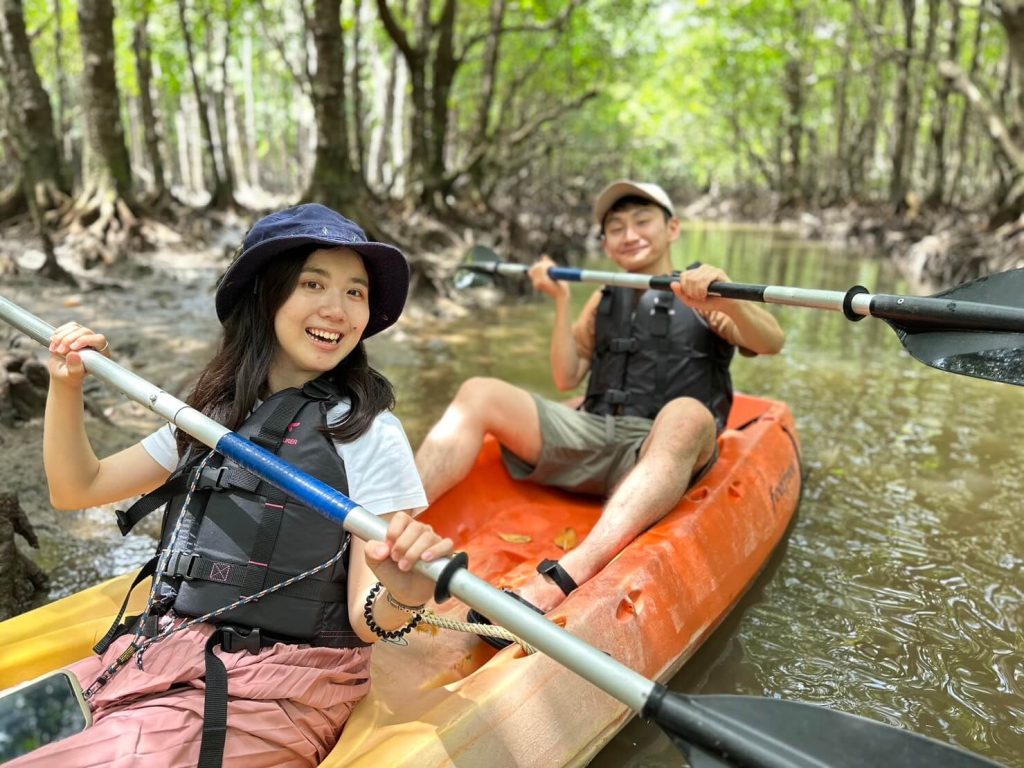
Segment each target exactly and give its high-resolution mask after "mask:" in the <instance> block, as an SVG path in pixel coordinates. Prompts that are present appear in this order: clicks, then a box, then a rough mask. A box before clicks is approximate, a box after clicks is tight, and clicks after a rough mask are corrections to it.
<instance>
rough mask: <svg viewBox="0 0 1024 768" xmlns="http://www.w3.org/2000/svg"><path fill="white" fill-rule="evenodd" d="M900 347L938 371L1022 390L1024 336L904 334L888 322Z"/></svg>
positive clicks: (980, 333)
mask: <svg viewBox="0 0 1024 768" xmlns="http://www.w3.org/2000/svg"><path fill="white" fill-rule="evenodd" d="M889 325H891V326H892V328H893V330H895V331H896V335H897V336H899V337H900V341H902V342H903V346H904V347H906V349H907V351H908V352H909V353H910V354H911V355H913V357H914V358H916V359H917V360H920V361H921V362H922V363H924V364H925V365H930V366H931V367H932V368H938V369H939V370H940V371H948V372H949V373H959V374H961V375H963V376H973V377H974V378H977V379H988V380H989V381H1002V382H1005V383H1007V384H1016V385H1017V386H1024V336H1022V335H1021V334H1019V333H992V332H991V331H927V332H922V333H907V331H906V330H905V329H903V328H901V327H900V326H899V325H897V324H896V323H892V322H890V323H889Z"/></svg>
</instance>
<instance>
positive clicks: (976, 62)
mask: <svg viewBox="0 0 1024 768" xmlns="http://www.w3.org/2000/svg"><path fill="white" fill-rule="evenodd" d="M984 34H985V16H984V14H978V21H977V25H976V26H975V28H974V43H973V48H972V49H971V63H970V66H969V67H968V68H967V79H968V81H970V82H973V81H974V78H975V76H976V75H977V73H978V68H979V67H980V66H981V45H982V40H983V39H984ZM970 114H971V107H970V104H966V105H965V106H964V108H963V109H962V110H961V111H960V122H959V125H958V126H957V147H956V153H955V154H954V156H953V157H954V160H955V161H956V165H955V166H954V170H953V172H952V174H951V176H952V179H953V180H952V181H951V182H950V184H949V189H950V194H951V195H955V194H956V193H957V191H958V190H959V189H960V179H961V178H962V176H963V171H964V167H965V166H966V164H967V162H966V158H967V138H968V122H967V119H968V117H969V116H970Z"/></svg>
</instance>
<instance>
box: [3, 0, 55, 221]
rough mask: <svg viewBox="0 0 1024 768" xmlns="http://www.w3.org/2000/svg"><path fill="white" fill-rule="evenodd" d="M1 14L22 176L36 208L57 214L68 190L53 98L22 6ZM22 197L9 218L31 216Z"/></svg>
mask: <svg viewBox="0 0 1024 768" xmlns="http://www.w3.org/2000/svg"><path fill="white" fill-rule="evenodd" d="M0 11H2V12H0V77H2V78H3V82H4V84H5V86H6V88H7V94H8V100H9V104H10V113H9V115H8V122H9V123H10V126H9V127H10V130H11V132H12V134H13V137H14V140H15V142H16V144H17V147H18V153H19V155H20V157H21V158H22V160H21V163H22V169H21V175H22V176H23V177H24V180H25V181H26V182H27V183H28V185H29V187H28V188H30V189H32V190H33V193H34V195H35V198H36V203H37V204H38V205H39V206H40V207H41V208H43V209H47V208H52V207H54V206H56V205H57V204H58V203H59V202H60V201H61V200H63V198H64V195H63V192H66V191H67V190H68V187H67V184H66V183H65V181H64V169H63V162H62V160H61V153H60V144H59V143H58V141H57V138H56V136H55V134H54V126H53V112H52V110H51V108H50V97H49V94H47V93H46V89H45V88H43V84H42V81H41V80H40V79H39V74H38V72H37V71H36V68H35V63H34V62H33V60H32V50H31V48H30V46H29V40H28V35H27V34H26V31H25V16H24V11H23V7H22V3H21V0H0ZM24 188H25V187H24V186H23V185H22V186H21V189H24ZM12 189H17V188H12ZM21 194H22V193H21V192H15V194H14V195H13V197H12V201H10V202H9V203H8V205H7V206H5V207H7V208H8V210H7V212H11V211H18V210H20V211H24V210H28V209H27V207H26V206H27V201H24V204H22V205H19V204H17V202H16V201H17V198H18V197H20V195H21Z"/></svg>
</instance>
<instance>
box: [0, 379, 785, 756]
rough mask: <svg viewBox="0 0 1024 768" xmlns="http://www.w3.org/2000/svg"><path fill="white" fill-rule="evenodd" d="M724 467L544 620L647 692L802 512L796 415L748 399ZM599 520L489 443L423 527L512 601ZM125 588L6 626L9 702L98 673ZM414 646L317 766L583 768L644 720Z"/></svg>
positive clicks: (555, 676)
mask: <svg viewBox="0 0 1024 768" xmlns="http://www.w3.org/2000/svg"><path fill="white" fill-rule="evenodd" d="M719 449H720V458H719V460H718V462H717V463H716V464H715V466H714V467H713V468H712V469H711V471H710V472H708V474H707V475H705V477H704V478H703V479H702V480H701V481H700V483H698V484H697V485H696V486H695V487H694V488H691V489H690V491H689V492H688V493H687V495H686V497H685V498H684V499H683V500H682V501H681V502H680V504H679V506H678V507H677V508H676V509H675V510H674V511H673V512H672V513H671V514H669V515H668V516H667V517H665V518H664V519H663V520H662V521H661V522H659V523H658V524H657V525H655V526H654V527H652V528H651V529H650V530H648V531H647V532H646V533H644V534H643V535H641V536H640V537H639V538H637V539H636V540H635V541H634V542H633V543H632V544H630V545H629V546H628V547H626V549H624V550H623V551H622V552H621V553H620V554H619V555H618V557H616V558H615V559H614V560H613V561H612V562H611V563H610V564H609V565H608V566H607V567H606V568H605V569H604V570H603V571H602V572H601V573H599V574H598V575H597V576H595V577H594V578H593V579H591V580H590V581H588V582H587V583H585V584H583V585H582V586H581V587H580V588H579V589H578V590H577V591H576V592H574V593H573V594H572V595H570V596H569V597H568V598H566V600H565V601H564V602H563V603H562V604H561V605H560V606H559V607H558V608H557V609H555V610H554V611H552V612H551V614H549V618H550V619H552V620H553V621H555V622H556V623H558V624H560V625H562V626H564V627H565V628H566V629H568V630H569V631H570V632H572V633H573V634H575V635H577V636H578V637H580V638H581V639H583V640H584V641H586V642H588V643H590V644H591V645H593V646H595V647H596V648H598V649H600V650H603V651H605V652H607V653H609V654H611V655H612V656H613V657H614V658H615V659H617V660H618V661H620V662H622V663H623V664H625V665H627V666H629V667H631V668H632V669H634V670H636V671H637V672H639V673H640V674H642V675H644V676H646V677H648V678H651V679H656V680H660V681H664V680H666V679H668V678H669V677H671V676H672V675H673V673H674V672H675V671H676V670H678V669H679V667H680V666H682V664H683V663H684V662H685V661H686V659H687V658H689V657H690V656H691V655H692V654H693V653H694V652H695V651H696V650H697V648H698V647H699V646H700V644H701V643H702V642H703V640H704V639H705V638H706V637H707V636H708V635H709V634H710V633H711V632H712V631H713V630H714V629H715V627H716V626H717V625H718V624H719V623H720V622H721V621H722V619H723V618H724V617H725V616H726V615H727V614H728V613H729V610H730V609H731V608H732V607H733V605H735V603H736V602H737V601H738V600H739V598H740V597H741V596H742V595H743V593H744V592H745V591H746V590H747V588H748V587H749V586H750V584H751V583H752V582H753V580H754V579H755V578H756V577H757V575H758V573H759V572H760V571H761V569H762V567H763V566H764V565H765V563H766V562H767V560H768V558H769V556H770V555H771V553H772V551H773V550H774V549H775V547H776V545H777V544H778V543H779V541H780V540H781V538H782V537H783V535H784V533H785V531H786V529H787V527H788V525H789V523H790V520H791V519H792V516H793V513H794V511H795V510H796V507H797V503H798V500H799V496H800V483H801V477H800V464H799V456H798V440H797V437H796V430H795V426H794V423H793V417H792V414H791V413H790V411H789V408H788V407H787V406H786V405H785V404H783V403H780V402H775V401H770V400H764V399H759V398H754V397H749V396H744V395H737V396H736V402H735V403H734V406H733V410H732V414H731V415H730V420H729V428H728V429H727V430H726V431H725V432H724V433H723V434H722V435H721V436H720V438H719ZM600 511H601V504H600V501H599V500H596V499H593V498H587V497H580V496H572V495H569V494H565V493H561V492H559V491H554V490H551V489H547V488H543V487H539V486H535V485H531V484H528V483H517V482H514V481H512V480H511V479H510V478H509V477H508V475H507V474H506V472H505V470H504V468H503V466H502V464H501V462H500V457H499V451H498V446H497V444H496V443H494V442H493V441H491V440H488V441H487V442H486V444H485V446H484V449H483V451H482V452H481V455H480V457H479V459H478V461H477V464H476V467H475V468H474V471H473V472H472V473H471V474H470V476H469V477H468V478H467V479H466V480H465V481H463V482H462V483H461V484H460V485H459V486H457V487H456V488H454V489H453V490H452V491H451V492H449V493H448V494H447V495H445V496H444V497H443V498H442V499H440V500H439V501H438V502H436V503H435V504H434V505H433V506H432V507H431V508H430V509H429V510H427V512H426V513H424V516H425V519H427V520H428V521H429V522H430V523H431V524H432V525H434V526H435V527H436V528H437V529H438V530H440V531H442V532H443V533H444V534H445V535H448V536H451V537H452V538H453V539H454V540H455V542H456V546H457V548H459V549H460V550H463V551H465V552H467V553H468V554H469V567H470V570H472V571H473V573H475V574H477V575H478V576H480V577H482V578H484V579H487V580H488V581H490V582H491V583H493V584H495V585H497V586H508V587H511V588H513V589H514V588H515V587H516V586H517V585H518V584H521V583H523V582H525V581H526V580H527V579H528V578H530V576H531V575H532V574H533V572H534V568H535V567H536V565H537V563H538V562H540V561H541V560H543V559H544V558H554V559H557V558H558V557H559V555H560V553H561V552H562V547H569V546H571V545H572V542H573V541H574V540H578V539H582V538H583V537H584V536H585V535H586V534H587V532H588V531H589V530H590V528H591V526H592V525H593V524H594V522H595V521H596V519H597V517H598V515H599V514H600ZM130 579H131V574H129V575H126V576H123V577H120V578H118V579H114V580H111V581H109V582H106V583H104V584H101V585H99V586H96V587H93V588H91V589H87V590H85V591H83V592H80V593H78V594H76V595H73V596H71V597H68V598H65V599H63V600H59V601H57V602H54V603H51V604H50V605H47V606H45V607H43V608H40V609H37V610H35V611H32V612H30V613H27V614H23V615H22V616H19V617H16V618H14V619H11V620H9V621H7V622H4V623H3V624H0V648H2V649H3V653H2V654H0V687H7V686H9V685H13V684H14V683H17V682H21V681H23V680H27V679H30V678H32V677H35V676H37V675H39V674H42V673H43V672H46V671H48V670H51V669H55V668H57V667H60V666H64V665H66V664H69V663H71V662H73V661H75V660H77V659H80V658H83V657H85V656H86V655H87V654H88V653H89V649H90V647H91V646H92V645H93V643H94V642H95V641H96V640H97V639H98V638H99V637H101V636H102V634H103V633H104V632H105V631H106V629H107V627H108V626H109V623H110V621H111V619H112V617H113V615H114V613H116V610H117V607H118V606H119V604H120V602H121V599H122V598H123V596H124V594H125V591H126V590H127V585H128V584H129V583H130ZM144 591H145V590H143V589H138V590H136V598H135V599H136V600H137V602H140V603H141V602H143V601H144V599H145V595H144ZM137 608H138V606H136V609H137ZM466 610H467V609H466V606H464V605H462V604H461V603H459V602H458V601H457V600H450V601H448V602H447V603H445V604H443V605H441V606H439V607H438V608H437V612H438V613H441V614H443V615H445V616H450V617H451V618H453V619H458V620H462V619H464V618H465V615H466ZM409 638H410V639H409V644H408V645H406V646H399V645H391V644H386V643H381V644H380V645H379V646H378V647H377V648H376V649H375V650H374V659H373V688H372V690H371V693H370V694H369V696H367V698H366V699H365V700H364V701H363V702H361V703H360V704H359V706H358V707H357V708H356V710H355V712H354V713H353V715H352V717H351V718H350V719H349V722H348V723H347V725H346V727H345V731H344V733H343V734H342V737H341V739H340V741H339V742H338V744H337V746H336V747H335V749H334V750H333V751H332V752H331V754H330V755H329V757H328V758H327V760H325V761H324V763H322V765H324V766H335V767H339V768H340V766H366V767H367V768H370V767H371V766H372V767H373V768H379V766H389V767H391V766H394V767H395V768H398V767H399V766H409V767H410V768H412V767H413V766H415V767H416V768H428V767H429V766H449V765H460V766H476V765H486V766H544V767H545V768H547V767H548V766H564V765H585V764H586V763H587V762H589V761H590V760H591V759H592V758H593V757H594V755H595V754H596V753H597V752H598V751H599V750H600V749H601V747H602V746H603V745H604V744H605V743H607V741H608V740H609V739H611V737H612V736H613V735H614V734H615V733H616V732H617V731H618V730H619V729H620V728H621V727H622V726H623V725H624V724H625V723H626V722H627V721H628V720H629V719H630V718H631V717H632V716H633V712H632V711H631V710H629V709H628V708H627V707H626V706H625V705H624V704H622V703H621V702H619V701H617V700H615V699H614V698H612V697H610V696H609V695H607V694H605V693H604V692H602V691H600V690H599V689H597V688H596V687H594V686H593V685H591V684H590V683H588V682H587V681H586V680H584V679H582V678H580V677H578V676H576V675H575V674H573V673H572V672H570V671H568V670H567V669H565V668H564V667H562V666H560V665H559V664H557V663H555V662H554V661H552V660H551V659H549V658H547V657H545V656H544V655H542V654H534V655H526V654H525V653H524V652H523V650H522V649H521V648H519V647H518V646H515V645H513V646H511V647H509V648H506V649H504V650H502V651H495V650H494V649H493V648H491V647H490V646H488V645H486V644H485V643H483V642H482V641H480V640H479V639H477V638H476V637H474V636H472V635H468V634H464V633H459V632H452V631H449V630H444V629H435V628H433V627H421V628H420V630H418V631H416V632H414V633H412V635H410V636H409Z"/></svg>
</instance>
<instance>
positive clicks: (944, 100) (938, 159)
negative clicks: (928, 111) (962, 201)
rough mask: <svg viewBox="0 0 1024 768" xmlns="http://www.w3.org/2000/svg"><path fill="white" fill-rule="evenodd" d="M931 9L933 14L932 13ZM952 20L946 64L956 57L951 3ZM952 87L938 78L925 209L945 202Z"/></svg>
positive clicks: (956, 21) (932, 2)
mask: <svg viewBox="0 0 1024 768" xmlns="http://www.w3.org/2000/svg"><path fill="white" fill-rule="evenodd" d="M928 5H929V14H930V15H935V16H937V14H938V0H928ZM933 7H934V10H932V9H933ZM950 13H951V14H952V18H951V19H950V24H949V39H948V41H947V43H946V57H947V58H948V59H949V60H950V61H956V60H957V59H958V58H959V57H960V5H959V4H958V3H953V4H952V5H951V6H950ZM952 90H953V88H952V85H951V84H950V82H949V81H948V80H946V79H945V78H942V79H941V81H940V83H939V89H938V93H937V94H936V102H937V103H936V107H935V118H934V120H933V122H932V127H931V140H932V154H933V156H934V158H935V167H934V168H933V175H932V185H931V189H930V190H929V191H928V197H927V198H926V202H927V204H928V205H929V206H941V205H945V204H946V202H947V197H946V189H947V187H946V172H947V170H946V129H947V124H948V123H949V119H950V115H949V97H950V94H951V93H952Z"/></svg>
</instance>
